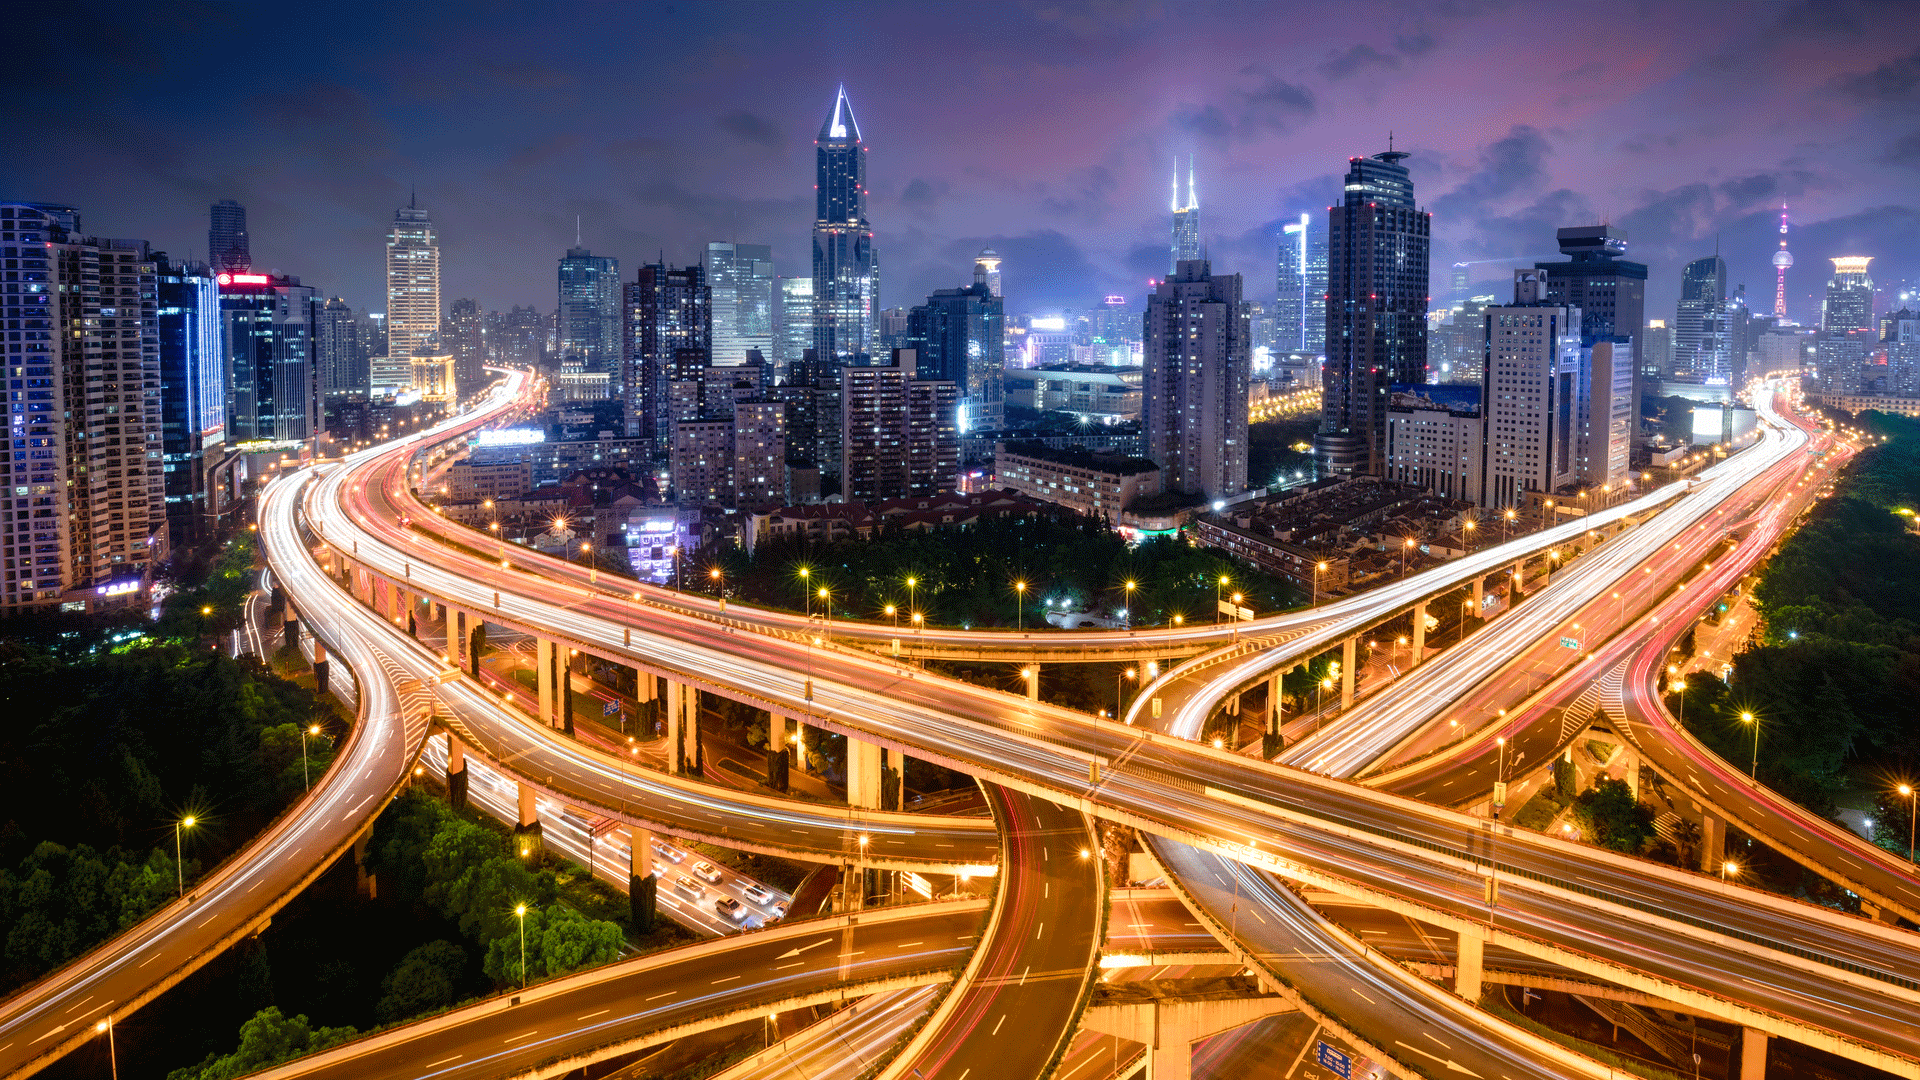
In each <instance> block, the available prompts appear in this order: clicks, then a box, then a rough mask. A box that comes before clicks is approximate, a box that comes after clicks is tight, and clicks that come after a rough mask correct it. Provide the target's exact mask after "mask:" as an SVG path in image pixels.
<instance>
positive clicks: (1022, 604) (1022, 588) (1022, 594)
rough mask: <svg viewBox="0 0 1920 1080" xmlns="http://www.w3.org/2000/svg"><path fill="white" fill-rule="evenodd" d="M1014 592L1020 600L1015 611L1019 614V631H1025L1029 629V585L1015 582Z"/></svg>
mask: <svg viewBox="0 0 1920 1080" xmlns="http://www.w3.org/2000/svg"><path fill="white" fill-rule="evenodd" d="M1013 591H1014V593H1015V594H1017V595H1018V596H1019V599H1018V600H1016V601H1015V602H1014V603H1015V609H1016V610H1017V611H1018V613H1019V629H1021V630H1025V629H1026V628H1027V583H1026V582H1024V581H1016V582H1014V583H1013Z"/></svg>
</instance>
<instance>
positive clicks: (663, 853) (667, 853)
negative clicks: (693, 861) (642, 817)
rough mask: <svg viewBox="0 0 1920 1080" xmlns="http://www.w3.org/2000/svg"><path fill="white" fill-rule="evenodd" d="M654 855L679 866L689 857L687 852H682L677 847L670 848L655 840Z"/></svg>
mask: <svg viewBox="0 0 1920 1080" xmlns="http://www.w3.org/2000/svg"><path fill="white" fill-rule="evenodd" d="M653 853H654V854H655V855H658V856H660V857H661V858H663V859H665V860H667V861H668V862H670V863H674V864H675V865H678V864H679V863H681V862H684V861H685V860H686V857H687V853H686V852H684V851H681V850H680V849H679V848H676V847H668V846H667V845H665V844H663V843H661V842H660V841H658V840H655V841H654V842H653Z"/></svg>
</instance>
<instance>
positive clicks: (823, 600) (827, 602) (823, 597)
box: [819, 585, 833, 641]
mask: <svg viewBox="0 0 1920 1080" xmlns="http://www.w3.org/2000/svg"><path fill="white" fill-rule="evenodd" d="M819 595H820V605H821V608H822V609H823V610H824V611H825V612H826V613H827V623H826V625H827V640H828V641H832V640H833V594H832V593H830V592H828V591H827V587H826V586H825V585H822V586H820V594H819Z"/></svg>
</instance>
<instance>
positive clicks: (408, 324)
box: [387, 200, 440, 357]
mask: <svg viewBox="0 0 1920 1080" xmlns="http://www.w3.org/2000/svg"><path fill="white" fill-rule="evenodd" d="M439 334H440V241H439V237H438V236H437V235H436V234H435V233H434V231H433V220H432V219H431V218H429V217H428V216H427V212H426V211H425V210H422V209H420V206H419V203H418V202H417V201H413V200H410V201H409V202H408V203H407V205H405V206H403V207H401V208H400V209H398V210H396V211H394V213H393V224H392V225H391V226H389V227H388V228H387V355H388V356H390V357H403V356H412V355H413V354H414V353H415V352H417V351H418V352H421V353H422V354H423V355H425V354H426V352H427V351H428V350H430V349H431V348H432V346H433V343H434V342H435V341H436V340H437V339H438V337H439Z"/></svg>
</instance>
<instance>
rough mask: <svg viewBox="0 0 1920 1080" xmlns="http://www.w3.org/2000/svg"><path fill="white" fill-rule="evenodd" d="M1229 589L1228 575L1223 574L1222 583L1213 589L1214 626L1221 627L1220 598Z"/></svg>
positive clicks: (1221, 576)
mask: <svg viewBox="0 0 1920 1080" xmlns="http://www.w3.org/2000/svg"><path fill="white" fill-rule="evenodd" d="M1226 588H1227V575H1225V574H1221V575H1220V581H1219V583H1218V584H1216V585H1215V586H1214V587H1213V625H1215V626H1219V625H1220V597H1221V594H1222V593H1224V592H1225V591H1226Z"/></svg>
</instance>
